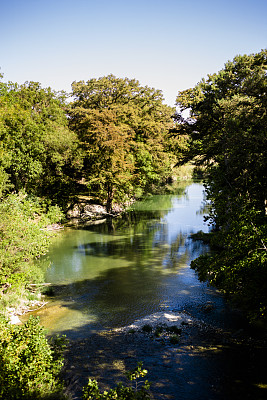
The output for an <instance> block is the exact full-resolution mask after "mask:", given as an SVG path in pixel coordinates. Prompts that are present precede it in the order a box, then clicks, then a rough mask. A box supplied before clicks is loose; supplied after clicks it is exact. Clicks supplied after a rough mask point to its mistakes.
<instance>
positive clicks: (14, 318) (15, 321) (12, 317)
mask: <svg viewBox="0 0 267 400" xmlns="http://www.w3.org/2000/svg"><path fill="white" fill-rule="evenodd" d="M9 323H10V324H11V325H19V324H22V322H21V320H20V319H19V317H18V316H17V315H10V316H9Z"/></svg>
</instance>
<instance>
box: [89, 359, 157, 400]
mask: <svg viewBox="0 0 267 400" xmlns="http://www.w3.org/2000/svg"><path fill="white" fill-rule="evenodd" d="M146 374H147V370H146V369H143V364H142V362H139V363H138V364H137V367H136V368H135V369H134V370H132V371H127V372H126V374H125V375H126V378H127V379H128V380H129V381H130V382H133V384H132V385H131V386H124V385H123V384H122V383H119V384H117V386H116V387H115V388H114V389H110V390H109V391H108V392H107V391H104V392H103V393H100V390H99V388H98V383H97V381H96V380H92V379H89V382H88V385H87V386H86V387H85V388H84V389H83V399H84V400H96V399H98V400H105V399H117V400H145V399H150V395H149V393H148V390H149V388H150V384H149V383H148V381H147V380H146V381H140V379H141V378H143V377H144V376H145V375H146Z"/></svg>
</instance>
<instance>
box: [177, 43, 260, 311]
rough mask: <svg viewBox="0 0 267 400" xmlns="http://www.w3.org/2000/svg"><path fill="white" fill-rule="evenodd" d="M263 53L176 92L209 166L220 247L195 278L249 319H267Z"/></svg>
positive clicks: (197, 151)
mask: <svg viewBox="0 0 267 400" xmlns="http://www.w3.org/2000/svg"><path fill="white" fill-rule="evenodd" d="M266 57H267V51H266V50H264V51H261V52H260V53H258V54H251V55H244V56H237V57H235V58H234V60H233V61H231V62H228V63H227V64H226V65H225V68H224V69H223V70H222V71H220V72H218V73H217V74H213V75H209V76H208V78H207V79H206V80H204V79H203V80H202V81H201V82H200V83H198V84H197V85H196V86H195V87H194V88H193V89H189V90H186V91H184V92H181V93H179V95H178V98H177V104H178V105H179V107H180V110H181V111H184V110H185V109H189V110H190V118H189V119H188V120H187V121H183V120H182V118H181V115H180V116H179V119H180V121H182V124H180V133H181V134H182V135H185V134H186V135H188V138H189V141H190V146H189V147H188V150H187V151H186V152H185V153H184V160H186V159H192V158H194V159H195V161H196V163H198V164H204V165H205V166H206V171H207V181H206V188H207V195H208V199H209V201H210V214H209V220H210V223H211V225H212V226H213V229H214V232H213V242H214V243H216V246H217V247H220V251H218V252H217V254H216V255H214V254H213V255H206V256H203V257H200V258H198V259H197V260H195V261H194V262H193V267H194V268H196V269H197V270H198V271H199V274H200V277H201V278H203V279H206V278H208V279H209V280H210V282H212V283H213V284H215V285H216V286H218V287H219V288H221V289H223V290H225V291H226V293H229V294H231V295H232V296H233V297H234V298H235V299H236V300H237V301H240V300H241V303H242V304H243V306H244V304H245V305H246V306H247V311H248V312H250V315H251V317H256V318H258V317H261V318H266V317H267V301H266V300H267V298H266V293H267V263H266V261H267V260H266V258H267V257H266V256H267V247H266V246H267V241H266V239H267V232H266V211H265V206H266V203H265V202H266V171H267V170H266V161H267V160H266V148H267V137H266V127H267V114H266V110H267V107H266V106H267V97H266V89H267V75H266V68H267V59H266Z"/></svg>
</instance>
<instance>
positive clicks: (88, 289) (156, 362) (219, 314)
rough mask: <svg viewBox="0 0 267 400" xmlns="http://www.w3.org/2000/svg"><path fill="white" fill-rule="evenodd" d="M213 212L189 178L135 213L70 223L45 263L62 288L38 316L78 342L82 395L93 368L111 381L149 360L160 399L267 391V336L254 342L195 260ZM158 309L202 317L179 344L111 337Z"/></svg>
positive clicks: (73, 354)
mask: <svg viewBox="0 0 267 400" xmlns="http://www.w3.org/2000/svg"><path fill="white" fill-rule="evenodd" d="M204 212H205V194H204V188H203V185H202V184H201V183H190V184H182V185H181V187H179V188H177V190H176V192H175V193H172V194H166V195H156V196H150V197H148V198H147V199H146V200H144V201H140V202H137V203H135V204H134V205H133V206H132V207H131V209H130V210H129V212H128V213H127V214H126V215H123V216H120V217H118V218H115V219H111V220H109V221H106V222H104V223H99V224H96V225H90V226H87V227H85V226H84V227H78V228H76V229H74V228H66V229H65V230H64V231H63V232H62V233H60V234H59V236H58V237H57V238H56V239H55V241H54V242H53V244H52V245H51V248H50V251H49V254H48V255H47V256H46V257H44V258H43V259H42V260H41V261H40V262H41V264H43V268H45V266H47V264H50V267H49V268H48V269H47V270H46V281H47V282H48V283H51V284H52V287H53V291H54V296H51V297H49V299H48V300H49V302H48V304H47V306H46V307H44V308H42V309H41V310H39V311H38V312H37V313H35V315H39V317H40V319H41V323H42V325H44V326H45V327H46V328H48V329H49V331H50V333H51V334H55V333H59V334H65V335H67V337H68V338H69V339H70V340H71V342H72V343H73V344H72V347H71V350H70V351H69V353H68V355H67V359H68V363H67V364H68V366H69V367H68V368H69V371H70V374H72V375H71V376H74V375H75V376H76V377H77V376H78V377H79V378H78V380H79V382H80V383H79V385H80V386H79V388H78V389H77V388H76V389H74V390H73V393H74V398H75V399H79V398H80V396H81V390H82V389H81V388H82V385H84V384H85V383H86V381H87V377H88V374H91V376H92V375H93V376H95V377H96V376H97V374H99V376H100V377H102V378H103V379H104V381H105V380H106V382H104V384H105V383H106V384H107V385H108V384H110V381H111V382H113V379H114V376H115V375H116V376H120V375H119V374H121V371H120V373H119V371H118V369H116V368H115V369H114V365H115V364H116V363H117V365H122V364H123V365H124V366H125V368H126V367H127V365H130V366H131V365H132V364H131V362H136V361H140V360H143V361H144V362H145V363H146V365H145V366H146V367H148V368H149V369H151V373H152V376H150V377H149V378H150V379H151V380H152V382H154V387H155V397H153V398H155V399H161V400H162V399H165V398H166V399H179V400H181V399H182V400H193V399H194V400H196V399H199V400H215V399H216V400H217V399H218V400H224V399H227V400H229V399H235V400H236V399H239V398H240V399H241V398H242V400H243V399H253V400H260V399H262V400H263V399H265V398H266V397H265V396H266V389H267V382H266V373H265V372H266V368H265V367H262V366H261V364H262V363H263V362H265V359H266V354H267V351H266V343H265V344H262V343H260V345H259V342H258V341H257V340H256V341H251V339H250V332H249V329H248V326H247V324H246V322H245V321H244V319H243V318H242V316H241V315H240V313H239V312H238V311H235V310H233V309H232V308H231V307H230V306H229V305H228V304H227V302H226V301H225V299H224V297H223V296H222V295H221V294H220V293H219V292H218V291H217V290H216V289H214V288H212V287H210V286H209V285H208V284H207V283H205V282H200V281H199V280H198V277H197V274H196V273H195V272H194V271H193V270H192V269H191V268H190V262H191V261H192V260H193V259H194V258H196V257H197V256H199V255H200V254H202V253H205V252H208V251H209V248H208V246H206V245H204V244H202V243H200V242H194V241H193V240H192V239H191V238H190V235H191V234H192V233H195V232H197V231H199V230H202V231H204V232H208V230H209V226H208V225H207V224H206V223H205V222H204V220H203V216H204ZM159 312H169V313H186V314H187V315H189V316H190V317H193V318H195V319H196V320H198V321H200V322H201V324H202V323H203V325H201V324H200V325H198V327H197V328H194V327H193V328H192V329H191V330H185V331H184V332H183V334H182V337H181V342H180V344H179V345H178V346H176V347H175V348H170V347H169V345H168V344H167V345H162V344H161V343H159V342H155V341H153V342H152V344H151V343H148V342H146V341H145V342H144V344H142V343H143V342H140V341H139V339H138V337H136V338H135V339H134V337H133V339H132V342H131V340H130V339H129V338H128V337H127V336H126V337H125V336H120V335H119V336H118V337H117V336H116V335H117V334H116V333H114V334H113V336H110V337H109V340H108V341H107V337H106V336H105V332H107V330H112V329H113V328H119V327H123V326H126V325H129V324H132V323H133V322H134V321H136V320H138V319H140V318H143V317H146V316H149V315H152V314H155V313H159ZM113 331H114V330H112V331H109V332H113ZM102 332H103V333H104V336H101V335H102ZM114 332H115V331H114ZM135 340H136V341H137V342H136V344H135V342H134V341H135ZM145 340H148V341H149V340H150V339H145ZM153 340H154V339H153ZM162 346H163V347H162ZM123 352H124V355H122V353H123ZM130 354H131V355H130ZM134 354H135V355H134ZM131 357H132V358H131ZM89 358H90V361H89V362H88V359H89ZM101 358H103V360H102V364H103V365H104V367H103V370H99V368H100V367H99V366H100V364H101V362H100V361H99V360H101ZM135 365H136V364H135ZM68 368H67V370H68ZM264 371H265V372H264ZM73 374H74V375H73ZM112 374H113V375H112ZM75 379H76V378H75ZM158 383H160V385H161V386H160V385H159V386H157V384H158ZM75 396H78V397H75Z"/></svg>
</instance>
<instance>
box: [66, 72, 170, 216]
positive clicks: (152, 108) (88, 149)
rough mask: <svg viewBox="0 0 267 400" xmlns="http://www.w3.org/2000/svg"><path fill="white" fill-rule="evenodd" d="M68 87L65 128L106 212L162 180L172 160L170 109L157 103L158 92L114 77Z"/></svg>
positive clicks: (132, 81)
mask: <svg viewBox="0 0 267 400" xmlns="http://www.w3.org/2000/svg"><path fill="white" fill-rule="evenodd" d="M72 89H73V93H72V94H73V97H74V101H73V103H72V104H71V108H70V127H71V129H72V130H74V131H75V132H77V134H78V136H79V139H80V141H81V143H82V147H83V149H84V151H85V172H84V173H85V176H86V179H87V180H88V182H89V186H90V187H91V189H92V185H94V184H95V183H97V185H95V186H94V187H95V188H96V186H97V187H98V191H97V192H96V193H98V195H100V196H101V197H102V198H105V199H106V204H107V209H108V210H110V209H111V207H112V201H113V199H114V200H117V201H120V200H121V199H122V197H123V196H125V195H127V196H129V195H131V194H133V191H134V190H137V188H139V189H141V190H146V191H148V190H150V189H151V188H152V187H153V185H159V184H160V183H161V182H163V181H164V180H166V178H167V177H168V176H169V175H170V173H171V167H172V166H173V165H174V164H175V160H176V159H175V157H174V155H173V153H172V154H171V152H170V140H169V130H170V129H171V128H172V127H173V124H174V122H173V119H172V116H173V114H174V109H173V108H171V107H169V106H167V105H164V104H163V100H164V99H163V96H162V93H161V91H159V90H155V89H151V88H149V87H142V86H140V84H139V82H138V81H136V80H135V79H128V78H125V79H121V78H116V77H115V76H114V75H108V76H107V77H102V78H99V79H90V80H89V81H87V82H84V81H80V82H74V83H73V84H72ZM96 179H97V182H96Z"/></svg>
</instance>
